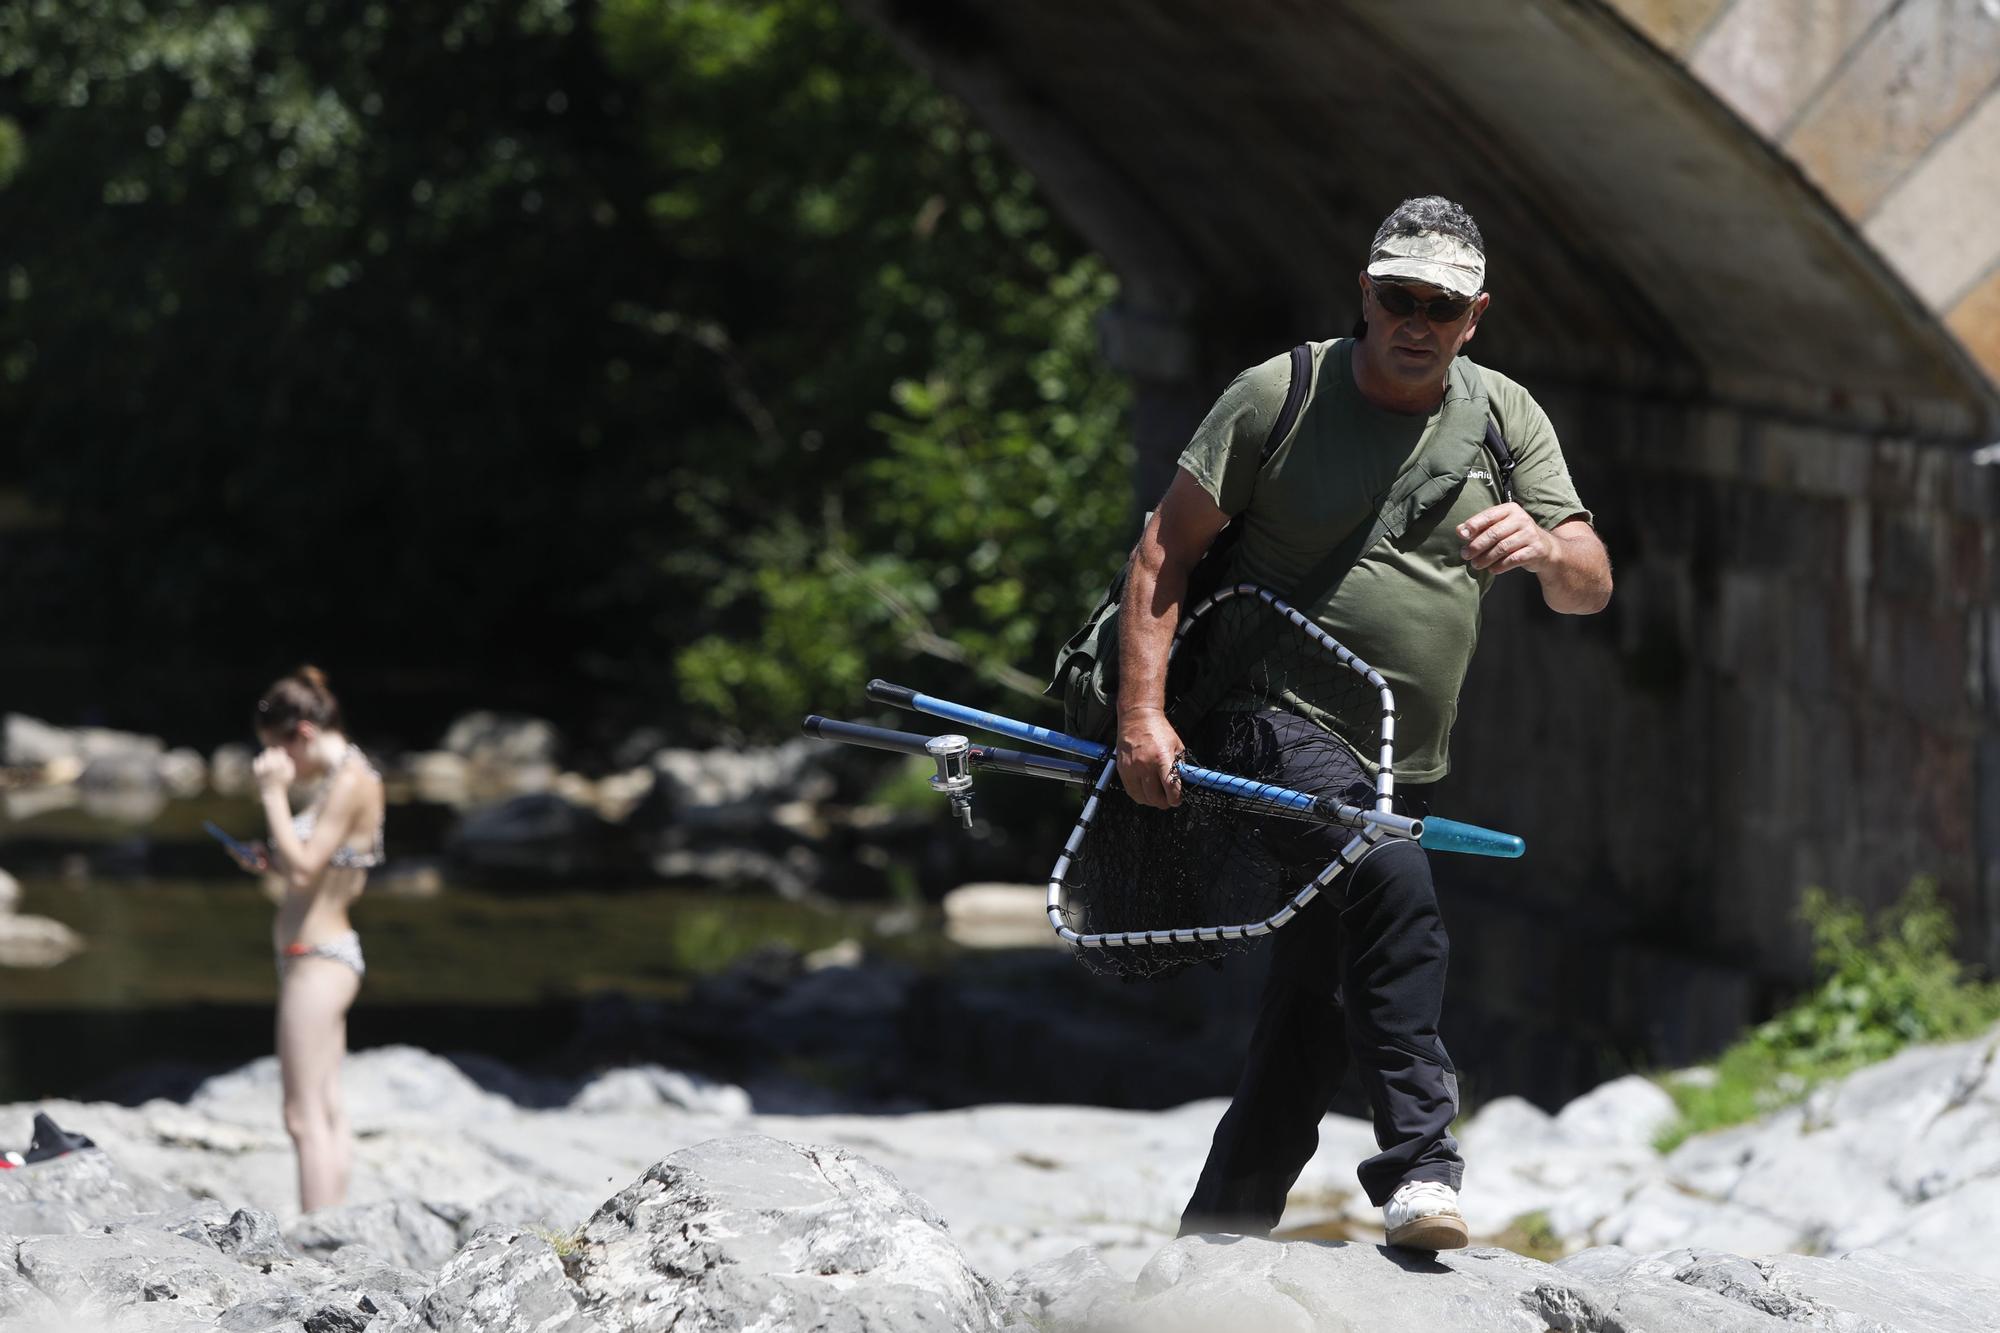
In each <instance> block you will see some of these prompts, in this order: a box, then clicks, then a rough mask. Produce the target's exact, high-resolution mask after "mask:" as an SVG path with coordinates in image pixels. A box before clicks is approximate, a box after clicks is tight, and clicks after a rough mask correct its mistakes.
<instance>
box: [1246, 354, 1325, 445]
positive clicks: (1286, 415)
mask: <svg viewBox="0 0 2000 1333" xmlns="http://www.w3.org/2000/svg"><path fill="white" fill-rule="evenodd" d="M1312 377H1313V348H1312V344H1311V343H1300V344H1299V345H1298V346H1297V347H1294V348H1293V349H1292V382H1291V384H1289V385H1288V386H1286V388H1285V405H1284V406H1283V407H1281V408H1279V409H1278V419H1277V420H1276V421H1273V422H1272V423H1271V433H1270V434H1269V435H1267V436H1265V437H1264V452H1263V453H1262V454H1259V455H1258V457H1257V470H1258V471H1259V472H1262V471H1263V470H1264V466H1265V465H1266V464H1267V463H1269V462H1270V461H1271V455H1272V454H1275V453H1277V452H1278V446H1279V445H1281V444H1283V443H1284V442H1285V437H1286V436H1287V435H1290V434H1291V433H1292V424H1293V423H1294V422H1296V421H1297V420H1298V419H1299V409H1300V408H1301V407H1303V406H1305V401H1306V393H1307V392H1308V391H1309V390H1310V389H1311V388H1312Z"/></svg>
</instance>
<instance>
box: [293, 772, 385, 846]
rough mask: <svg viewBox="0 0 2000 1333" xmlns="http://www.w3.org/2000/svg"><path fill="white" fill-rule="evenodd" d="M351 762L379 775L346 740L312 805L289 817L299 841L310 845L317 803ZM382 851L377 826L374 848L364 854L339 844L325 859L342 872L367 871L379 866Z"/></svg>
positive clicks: (380, 836)
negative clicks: (343, 752)
mask: <svg viewBox="0 0 2000 1333" xmlns="http://www.w3.org/2000/svg"><path fill="white" fill-rule="evenodd" d="M350 759H358V760H360V761H361V766H362V767H363V768H365V769H367V770H368V772H369V773H370V774H371V775H373V776H376V777H379V776H380V774H377V773H376V772H375V766H374V765H373V764H371V763H369V762H368V756H367V755H365V754H363V753H361V747H360V746H358V745H356V744H355V743H354V742H352V741H349V742H348V743H347V753H345V754H343V755H341V756H340V759H339V760H338V761H337V762H336V763H335V764H334V765H333V767H332V768H330V769H328V770H327V774H326V778H325V780H324V781H323V782H322V783H321V784H320V789H319V792H318V794H317V795H315V796H314V797H313V799H312V804H311V805H308V806H307V807H306V808H305V809H303V810H301V811H299V812H298V813H297V814H295V815H293V816H292V834H293V836H294V837H296V838H297V839H298V840H299V841H300V842H302V843H303V842H310V841H311V840H312V835H313V829H314V828H315V827H316V826H317V825H318V824H319V808H320V803H321V802H322V801H324V800H326V795H327V793H328V792H330V791H332V790H333V779H334V775H335V774H337V773H339V772H340V770H341V768H342V767H343V766H344V765H346V763H347V761H348V760H350ZM385 851H386V849H385V848H384V846H383V843H382V825H381V824H380V823H377V824H376V825H375V845H374V846H373V847H371V848H369V849H368V850H366V851H357V850H356V849H354V848H352V847H349V846H348V845H347V844H346V843H342V844H341V845H340V846H338V847H336V848H334V849H333V855H332V856H330V857H328V858H327V864H328V865H330V866H336V867H338V868H340V869H342V870H367V869H370V868H372V867H374V866H379V865H381V864H382V862H383V859H384V854H385Z"/></svg>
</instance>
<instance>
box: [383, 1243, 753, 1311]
mask: <svg viewBox="0 0 2000 1333" xmlns="http://www.w3.org/2000/svg"><path fill="white" fill-rule="evenodd" d="M746 1313H747V1312H746ZM741 1326H742V1325H740V1324H739V1325H738V1327H741ZM368 1327H369V1328H371V1329H372V1328H373V1327H374V1325H372V1324H370V1325H368ZM597 1327H598V1326H597V1325H596V1324H593V1323H592V1322H591V1321H590V1320H589V1319H586V1318H585V1317H584V1316H583V1314H582V1312H581V1311H580V1310H579V1309H578V1304H577V1296H576V1289H575V1287H574V1286H573V1285H572V1284H571V1283H570V1282H569V1280H568V1278H567V1276H566V1275H565V1274H564V1272H563V1261H562V1258H561V1256H560V1255H558V1254H557V1253H556V1251H555V1249H554V1247H553V1246H551V1245H550V1244H549V1242H548V1240H547V1239H545V1238H544V1237H542V1236H539V1235H536V1234H534V1233H532V1232H522V1231H505V1230H498V1229H496V1230H492V1231H486V1232H482V1233H481V1234H480V1235H478V1236H476V1237H474V1238H473V1240H472V1241H471V1242H470V1243H469V1244H467V1245H466V1246H465V1247H464V1248H463V1249H461V1250H460V1251H459V1252H458V1253H457V1254H455V1255H453V1256H452V1257H451V1260H450V1262H449V1263H447V1264H445V1266H444V1271H443V1272H441V1273H440V1274H438V1279H437V1282H436V1283H435V1285H433V1286H432V1287H431V1289H430V1290H429V1291H427V1292H425V1293H424V1295H423V1296H422V1297H421V1298H420V1299H419V1300H418V1301H417V1302H416V1304H415V1305H414V1306H413V1307H411V1308H410V1309H409V1310H407V1311H406V1312H405V1313H404V1314H402V1315H401V1316H400V1317H397V1318H393V1319H390V1320H388V1321H386V1327H385V1329H384V1333H596V1329H597ZM676 1327H678V1325H676Z"/></svg>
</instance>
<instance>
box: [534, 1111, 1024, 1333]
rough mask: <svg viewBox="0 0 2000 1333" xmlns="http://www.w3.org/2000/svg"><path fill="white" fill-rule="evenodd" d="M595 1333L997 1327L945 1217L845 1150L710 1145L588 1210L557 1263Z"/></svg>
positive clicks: (988, 1298) (757, 1140) (771, 1143)
mask: <svg viewBox="0 0 2000 1333" xmlns="http://www.w3.org/2000/svg"><path fill="white" fill-rule="evenodd" d="M570 1267H571V1271H572V1272H573V1273H574V1275H575V1278H576V1283H577V1286H578V1288H579V1289H580V1290H581V1292H582V1296H583V1301H582V1304H583V1308H584V1311H585V1313H586V1314H588V1315H589V1316H590V1317H591V1318H592V1319H594V1320H596V1321H597V1322H598V1323H599V1324H601V1325H602V1326H604V1327H606V1328H617V1329H632V1330H665V1329H669V1328H671V1329H674V1330H675V1331H676V1333H711V1331H712V1333H724V1331H725V1330H726V1331H728V1333H735V1330H739V1329H742V1328H745V1327H746V1326H748V1325H750V1324H752V1323H757V1324H760V1325H762V1326H764V1327H769V1328H773V1329H779V1328H798V1329H808V1328H809V1329H824V1330H828V1331H829V1333H834V1331H848V1333H862V1330H867V1331H868V1333H901V1331H903V1330H912V1331H914V1330H925V1331H926V1333H932V1331H934V1333H945V1331H946V1330H950V1333H966V1331H967V1330H974V1329H997V1328H999V1326H1000V1320H999V1315H998V1311H997V1309H996V1307H995V1305H994V1300H993V1295H992V1293H991V1292H990V1291H989V1289H988V1288H987V1286H986V1284H985V1283H984V1282H983V1281H982V1280H981V1279H980V1278H979V1276H978V1275H977V1274H975V1273H974V1272H973V1271H972V1269H971V1268H970V1267H968V1266H967V1265H966V1262H965V1259H964V1256H963V1255H961V1254H960V1253H959V1250H958V1247H957V1246H956V1245H955V1244H953V1243H952V1240H951V1237H950V1235H949V1234H948V1233H947V1232H946V1230H945V1225H944V1221H943V1219H942V1218H940V1217H939V1216H938V1215H937V1214H936V1213H935V1212H933V1211H932V1209H931V1207H930V1205H929V1204H927V1203H925V1202H924V1201H923V1200H922V1199H919V1198H917V1197H916V1196H915V1195H913V1194H911V1193H909V1192H908V1191H907V1190H905V1189H903V1188H902V1187H901V1186H900V1185H898V1184H897V1183H896V1181H895V1180H894V1179H893V1178H891V1177H890V1176H889V1175H888V1173H886V1172H884V1171H883V1170H881V1169H880V1168H879V1167H876V1166H873V1165H871V1164H870V1163H868V1162H866V1161H864V1160H863V1159H861V1158H859V1157H856V1156H854V1155H853V1154H852V1153H849V1152H846V1151H843V1150H841V1149H837V1148H824V1147H812V1146H807V1145H800V1144H793V1143H785V1142H781V1141H779V1140H777V1139H771V1138H761V1137H751V1138H735V1139H714V1140H710V1141H709V1142H707V1143H702V1144H697V1145H696V1146H694V1147H692V1148H686V1149H683V1150H682V1151H680V1152H677V1153H675V1154H673V1155H672V1156H671V1157H668V1158H667V1159H666V1160H664V1161H662V1162H660V1163H658V1164H656V1165H655V1166H653V1167H652V1168H651V1169H650V1170H648V1171H647V1172H646V1173H645V1175H644V1176H642V1177H641V1178H640V1179H639V1180H638V1181H637V1182H635V1183H634V1184H632V1185H631V1186H629V1187H627V1188H626V1189H624V1190H622V1191H620V1192H619V1193H618V1194H617V1195H616V1196H614V1197H613V1198H612V1199H610V1200H609V1201H608V1202H606V1203H605V1205H604V1206H603V1207H602V1208H600V1209H599V1210H598V1212H597V1215H596V1216H595V1217H593V1218H591V1220H590V1223H589V1225H588V1226H586V1227H585V1228H584V1231H583V1235H582V1238H581V1242H580V1247H579V1249H578V1252H577V1254H576V1256H575V1257H574V1259H573V1260H572V1261H571V1265H570Z"/></svg>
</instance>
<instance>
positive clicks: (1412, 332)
mask: <svg viewBox="0 0 2000 1333" xmlns="http://www.w3.org/2000/svg"><path fill="white" fill-rule="evenodd" d="M1361 286H1362V290H1363V293H1364V298H1363V299H1364V300H1365V301H1366V304H1367V310H1368V316H1367V318H1368V336H1369V339H1370V341H1373V340H1374V339H1376V338H1378V337H1379V338H1380V339H1381V342H1380V344H1378V346H1377V348H1376V349H1375V350H1376V358H1375V359H1376V363H1377V364H1378V365H1379V366H1380V367H1381V369H1382V370H1383V371H1384V372H1385V373H1386V374H1389V375H1391V376H1394V377H1395V378H1397V379H1401V380H1407V381H1410V382H1412V383H1415V382H1420V381H1432V380H1436V379H1438V378H1439V377H1440V376H1442V375H1443V373H1444V369H1445V367H1446V366H1448V365H1450V364H1451V359H1452V358H1453V357H1455V356H1457V355H1458V352H1459V349H1460V348H1462V347H1464V346H1465V345H1466V344H1467V343H1469V342H1471V341H1472V335H1473V334H1475V333H1477V332H1478V331H1479V317H1480V316H1481V315H1482V314H1484V313H1485V312H1486V307H1487V306H1488V305H1489V304H1490V303H1491V302H1492V299H1493V298H1492V297H1491V296H1489V295H1488V294H1487V293H1485V292H1481V293H1479V295H1477V296H1475V297H1473V298H1471V299H1470V300H1468V299H1466V298H1465V297H1462V296H1457V295H1454V294H1453V293H1451V292H1447V291H1444V290H1442V289H1441V288H1437V287H1433V286H1431V285H1429V284H1428V283H1422V282H1411V281H1392V280H1390V279H1388V278H1371V277H1369V276H1368V275H1367V274H1366V273H1363V274H1362V275H1361ZM1398 312H1400V313H1398ZM1439 316H1448V318H1439Z"/></svg>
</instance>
